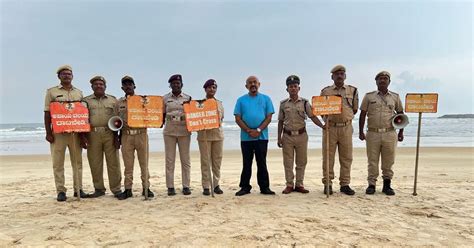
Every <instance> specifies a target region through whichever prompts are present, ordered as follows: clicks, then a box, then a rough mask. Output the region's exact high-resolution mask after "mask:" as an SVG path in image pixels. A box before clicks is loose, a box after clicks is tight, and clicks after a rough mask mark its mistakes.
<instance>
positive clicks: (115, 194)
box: [114, 190, 122, 198]
mask: <svg viewBox="0 0 474 248" xmlns="http://www.w3.org/2000/svg"><path fill="white" fill-rule="evenodd" d="M120 194H122V190H120V191H117V192H114V197H115V198H118V196H119V195H120Z"/></svg>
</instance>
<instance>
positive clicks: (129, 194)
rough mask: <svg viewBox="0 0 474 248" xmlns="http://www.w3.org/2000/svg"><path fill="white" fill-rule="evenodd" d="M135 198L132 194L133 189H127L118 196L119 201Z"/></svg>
mask: <svg viewBox="0 0 474 248" xmlns="http://www.w3.org/2000/svg"><path fill="white" fill-rule="evenodd" d="M132 196H133V193H132V189H125V191H124V192H122V193H120V194H119V195H118V196H117V199H119V200H125V199H127V198H129V197H132Z"/></svg>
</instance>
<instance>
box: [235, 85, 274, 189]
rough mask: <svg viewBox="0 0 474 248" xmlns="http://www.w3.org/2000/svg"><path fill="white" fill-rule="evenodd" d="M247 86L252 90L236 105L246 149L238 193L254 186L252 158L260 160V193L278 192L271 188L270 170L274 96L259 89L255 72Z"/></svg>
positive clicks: (258, 162)
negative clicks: (270, 131)
mask: <svg viewBox="0 0 474 248" xmlns="http://www.w3.org/2000/svg"><path fill="white" fill-rule="evenodd" d="M245 87H246V88H247V89H248V91H249V93H248V94H245V95H243V96H241V97H239V99H237V103H236V104H235V108H234V115H235V122H236V123H237V125H239V127H240V139H241V142H240V147H241V150H242V159H243V168H242V174H241V175H240V184H239V186H240V190H239V191H238V192H237V193H235V195H236V196H242V195H246V194H250V190H251V189H252V186H251V185H250V178H251V176H252V161H253V157H254V155H255V157H256V160H257V182H258V186H259V187H260V193H262V194H265V195H274V194H275V192H273V191H272V190H271V189H270V178H269V176H268V170H267V149H268V129H267V127H268V124H270V122H271V121H272V115H273V113H274V112H275V111H274V110H273V104H272V100H271V99H270V97H268V96H267V95H264V94H262V93H259V92H258V88H259V87H260V82H259V81H258V78H257V77H255V76H250V77H248V78H247V80H246V84H245Z"/></svg>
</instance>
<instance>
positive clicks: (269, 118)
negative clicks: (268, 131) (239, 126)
mask: <svg viewBox="0 0 474 248" xmlns="http://www.w3.org/2000/svg"><path fill="white" fill-rule="evenodd" d="M270 122H272V115H271V114H270V115H268V116H267V117H266V118H265V120H264V121H263V122H262V124H260V126H258V128H260V129H261V130H263V129H265V128H267V127H268V124H270Z"/></svg>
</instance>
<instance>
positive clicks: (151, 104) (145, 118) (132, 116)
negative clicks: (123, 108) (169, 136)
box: [127, 95, 163, 128]
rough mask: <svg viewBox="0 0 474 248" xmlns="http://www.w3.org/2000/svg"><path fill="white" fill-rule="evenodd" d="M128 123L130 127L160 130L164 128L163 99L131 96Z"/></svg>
mask: <svg viewBox="0 0 474 248" xmlns="http://www.w3.org/2000/svg"><path fill="white" fill-rule="evenodd" d="M127 116H128V117H127V123H128V126H130V127H139V128H143V127H145V128H148V127H151V128H159V127H162V126H163V97H161V96H139V95H134V96H129V97H128V98H127Z"/></svg>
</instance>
